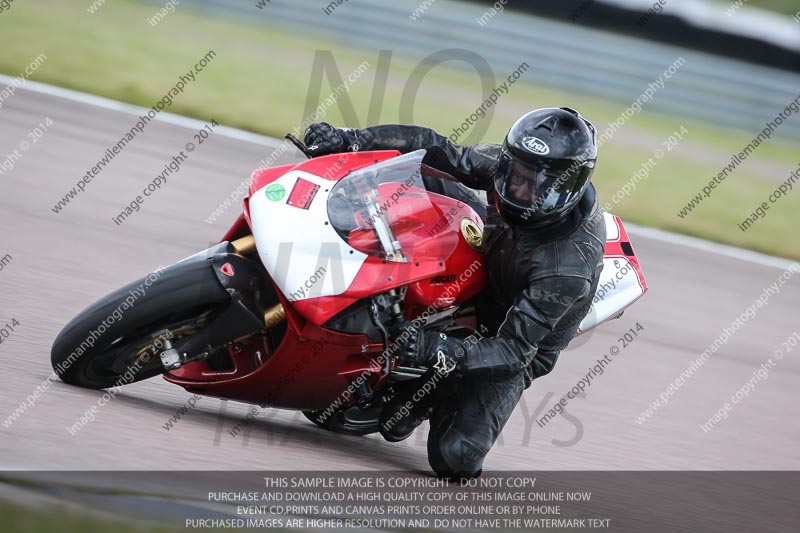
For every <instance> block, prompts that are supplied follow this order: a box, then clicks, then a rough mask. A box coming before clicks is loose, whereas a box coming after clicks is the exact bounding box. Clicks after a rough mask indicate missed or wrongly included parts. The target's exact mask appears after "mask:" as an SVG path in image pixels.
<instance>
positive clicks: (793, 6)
mask: <svg viewBox="0 0 800 533" xmlns="http://www.w3.org/2000/svg"><path fill="white" fill-rule="evenodd" d="M735 2H736V0H717V3H719V4H722V5H724V6H725V7H726V8H727V7H728V6H730V5H731V4H733V3H735ZM745 5H748V6H751V7H759V8H761V9H766V10H768V11H775V12H776V13H782V14H784V15H795V14H797V13H800V5H798V4H797V0H745Z"/></svg>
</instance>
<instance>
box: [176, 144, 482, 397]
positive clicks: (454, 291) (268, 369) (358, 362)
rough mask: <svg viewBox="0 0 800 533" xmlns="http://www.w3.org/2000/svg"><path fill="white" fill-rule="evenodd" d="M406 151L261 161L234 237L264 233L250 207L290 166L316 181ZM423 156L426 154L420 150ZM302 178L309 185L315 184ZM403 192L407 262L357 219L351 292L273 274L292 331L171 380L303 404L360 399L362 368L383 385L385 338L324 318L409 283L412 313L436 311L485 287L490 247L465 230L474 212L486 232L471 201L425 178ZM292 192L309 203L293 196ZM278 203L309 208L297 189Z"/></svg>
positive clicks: (399, 230)
mask: <svg viewBox="0 0 800 533" xmlns="http://www.w3.org/2000/svg"><path fill="white" fill-rule="evenodd" d="M397 156H399V153H398V152H394V151H389V152H362V153H354V154H336V155H332V156H327V157H320V158H317V159H312V160H309V161H304V162H302V163H299V164H297V165H286V166H283V167H276V168H272V169H261V170H257V171H256V172H254V173H253V180H252V183H251V187H250V196H248V198H246V199H245V200H244V214H243V216H240V217H239V218H238V219H237V220H236V221H235V222H234V224H233V226H232V227H231V228H230V229H229V230H228V232H227V233H226V235H225V237H226V238H227V239H234V238H238V237H241V236H243V235H246V234H248V233H250V230H251V229H252V230H253V231H252V232H253V233H254V234H256V232H257V228H254V227H253V218H252V216H251V215H252V214H251V211H250V203H251V200H252V197H253V196H254V195H255V194H261V193H263V192H264V191H263V189H264V188H265V187H267V186H269V185H270V184H273V183H274V182H276V181H278V180H280V179H284V181H286V180H285V178H286V177H287V175H289V174H291V173H294V172H296V171H302V172H303V174H302V175H300V174H298V176H308V174H311V175H312V176H313V177H314V178H317V180H318V179H319V178H321V179H325V180H328V181H331V182H337V181H339V180H341V179H342V178H344V177H346V176H350V175H351V174H352V173H353V172H354V171H357V170H358V169H361V168H363V167H367V166H371V165H375V164H376V163H381V162H383V161H388V160H391V159H393V158H395V157H397ZM416 157H418V159H419V160H420V161H421V157H422V156H421V154H417V156H416ZM306 173H308V174H306ZM293 179H294V178H293ZM301 180H304V181H306V182H309V181H310V179H304V178H302V177H299V178H297V180H296V181H295V182H293V183H295V186H292V187H291V188H292V189H294V188H295V187H296V184H297V183H299V182H300V181H301ZM301 185H302V186H304V187H306V189H310V187H312V186H313V185H314V184H313V183H312V184H311V186H308V185H306V183H302V184H301ZM417 185H419V184H417ZM400 186H401V185H400V184H398V183H395V182H389V183H385V182H384V183H380V184H378V185H377V186H376V187H375V188H374V190H375V191H376V194H377V195H380V196H381V197H383V198H391V197H392V194H393V193H397V188H398V187H400ZM332 188H333V187H331V189H332ZM287 189H289V187H286V188H285V189H284V190H287ZM329 192H330V191H328V189H327V188H325V189H323V190H322V191H314V193H315V194H317V195H319V196H320V197H323V195H325V194H328V193H329ZM398 196H402V201H399V202H396V203H395V204H394V205H392V206H391V207H390V208H386V209H385V211H384V213H385V214H386V217H387V220H389V222H390V224H391V227H392V229H393V230H394V231H395V233H396V237H397V240H398V241H399V242H400V244H401V245H402V246H403V249H404V252H405V253H406V254H407V256H408V257H407V258H405V259H406V260H405V261H393V260H386V259H383V258H381V257H379V256H378V254H380V253H381V250H379V249H376V234H372V235H371V234H370V232H365V231H361V230H360V229H359V228H355V229H353V230H352V231H350V232H349V233H348V234H347V241H349V244H350V246H352V248H353V249H356V250H359V251H360V252H361V253H362V254H365V255H366V257H365V259H364V261H363V263H362V264H361V265H360V268H359V270H358V272H357V275H356V276H355V278H354V280H353V282H352V283H351V284H350V285H349V286H348V287H347V289H346V290H345V291H344V292H342V293H341V294H331V295H326V296H320V297H317V298H307V299H299V300H295V301H290V300H289V298H287V295H286V294H284V293H283V292H282V291H281V290H280V288H279V287H278V286H277V285H276V284H275V282H274V280H270V281H271V282H272V283H273V286H274V287H275V289H276V293H277V296H278V298H279V301H280V303H281V304H282V305H283V307H284V310H285V313H286V330H285V332H284V333H283V335H282V338H280V339H279V340H278V342H274V339H272V338H270V336H269V335H266V334H265V335H255V336H253V337H250V338H249V339H248V340H247V341H245V342H243V343H241V344H235V345H233V346H231V347H229V348H228V349H227V355H228V357H229V359H230V362H229V366H227V367H226V368H224V369H223V370H220V369H216V370H215V369H214V368H212V366H211V365H210V364H209V361H207V360H204V361H197V362H193V363H188V364H186V365H184V366H183V367H181V368H180V369H177V370H173V371H171V372H168V373H167V374H165V375H164V377H165V379H166V380H167V381H170V382H172V383H175V384H177V385H181V386H183V387H185V388H186V389H187V390H188V391H190V392H195V393H202V394H206V395H209V396H216V397H219V398H227V399H232V400H239V401H243V402H249V403H259V404H265V405H270V406H274V407H282V408H289V409H303V410H319V409H325V408H327V407H328V406H330V405H331V404H335V405H338V406H340V407H346V406H347V405H349V404H351V403H352V402H353V401H355V395H354V394H353V390H352V388H353V385H352V383H353V381H354V380H355V379H356V378H357V377H358V376H360V375H363V376H364V380H365V381H366V383H367V384H368V385H369V386H370V387H372V388H373V389H375V388H377V387H379V386H380V385H381V383H382V382H383V381H384V380H385V379H386V378H387V377H388V374H387V373H386V371H385V370H386V368H387V365H386V362H385V361H384V360H383V359H382V357H381V355H382V352H383V344H382V343H376V342H375V341H374V340H371V339H370V338H369V337H368V336H367V335H365V334H350V333H346V332H340V331H333V330H330V329H327V328H324V327H322V326H321V324H323V323H325V321H326V320H328V319H330V318H331V317H334V316H335V315H336V314H337V313H339V312H341V311H343V310H345V309H346V308H348V307H349V306H351V305H352V304H354V303H356V302H358V301H359V300H362V299H365V298H368V297H370V296H373V295H377V294H379V293H383V292H386V291H388V290H389V289H391V288H396V287H401V286H408V293H407V296H406V313H407V315H408V317H409V318H413V317H414V316H418V315H420V314H422V313H423V311H425V310H428V311H429V312H433V311H436V310H439V309H444V308H447V307H451V306H453V305H459V304H461V303H463V302H464V301H466V300H468V299H469V298H471V297H472V296H474V295H475V294H477V293H478V292H479V291H480V290H481V288H482V287H483V284H484V282H485V274H484V271H483V262H482V255H481V254H480V253H479V252H478V251H477V250H475V249H473V248H472V246H471V245H470V244H469V243H468V242H467V241H466V239H465V237H464V235H463V234H462V224H464V223H465V221H467V220H468V221H469V222H470V223H471V224H473V225H474V226H475V227H477V228H479V230H480V231H482V228H483V222H482V220H481V219H480V217H479V216H478V215H477V213H475V211H474V210H473V209H472V208H470V207H469V206H467V205H465V204H463V203H461V202H460V201H457V200H455V199H452V198H449V197H445V196H442V195H439V194H435V193H431V192H428V191H426V190H425V189H424V186H422V187H418V186H408V185H406V186H405V190H404V191H403V192H402V194H398ZM292 201H294V202H295V203H300V204H302V205H299V206H298V205H293V204H290V203H289V202H292ZM279 204H288V205H292V207H293V208H297V207H300V208H304V207H307V205H305V203H303V201H302V198H292V197H291V194H290V198H288V199H287V200H286V202H283V201H281V202H276V203H275V206H276V207H274V209H276V214H277V213H278V211H277V209H279V208H283V207H282V206H279ZM280 222H281V220H280V219H277V220H276V221H275V224H276V227H277V226H278V225H279V224H280ZM262 226H263V222H262ZM361 229H363V228H361ZM337 402H338V403H337Z"/></svg>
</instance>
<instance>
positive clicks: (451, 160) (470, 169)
mask: <svg viewBox="0 0 800 533" xmlns="http://www.w3.org/2000/svg"><path fill="white" fill-rule="evenodd" d="M347 132H348V133H349V134H350V135H352V136H354V142H353V143H352V144H351V146H350V149H351V150H359V151H361V150H397V151H399V152H402V153H408V152H413V151H414V150H419V149H422V148H424V149H425V150H427V154H426V155H425V159H424V160H423V163H425V164H426V165H428V166H430V167H432V168H435V169H437V170H441V171H443V172H447V173H448V174H450V175H452V176H453V177H454V178H456V179H457V180H458V181H460V182H461V183H463V184H464V185H466V186H467V187H470V188H472V189H480V190H484V191H486V190H489V189H490V188H491V187H492V185H493V183H492V179H493V178H494V172H495V170H496V168H497V161H498V158H499V156H500V146H499V145H495V144H476V145H474V146H463V145H460V144H455V143H454V142H452V141H451V140H450V139H448V138H447V137H444V136H443V135H439V134H438V133H436V132H435V131H434V130H432V129H430V128H425V127H422V126H404V125H397V124H389V125H382V126H371V127H368V128H364V129H360V130H357V129H354V130H347Z"/></svg>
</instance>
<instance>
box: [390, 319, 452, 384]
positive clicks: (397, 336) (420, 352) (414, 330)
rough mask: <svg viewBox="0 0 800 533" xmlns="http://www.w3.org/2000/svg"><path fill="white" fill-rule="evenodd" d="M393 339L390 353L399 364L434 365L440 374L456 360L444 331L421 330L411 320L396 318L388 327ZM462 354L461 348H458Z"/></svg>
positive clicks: (445, 372)
mask: <svg viewBox="0 0 800 533" xmlns="http://www.w3.org/2000/svg"><path fill="white" fill-rule="evenodd" d="M389 333H390V334H391V335H392V338H393V339H394V340H393V342H392V353H393V354H394V356H395V357H396V358H397V360H398V361H399V362H400V363H401V364H406V365H411V366H415V367H418V366H423V367H427V368H431V367H434V368H436V370H437V371H438V372H439V373H441V374H449V373H450V372H451V371H452V370H454V369H455V366H456V360H455V359H453V357H452V355H451V354H450V352H451V348H453V347H452V346H450V344H452V342H450V340H449V339H448V337H447V335H445V334H444V333H435V332H432V331H423V330H421V329H419V328H418V327H416V326H415V325H414V324H413V323H412V322H408V321H406V320H404V319H401V320H398V321H396V322H395V323H393V324H392V325H390V327H389ZM458 351H460V353H461V354H463V350H458Z"/></svg>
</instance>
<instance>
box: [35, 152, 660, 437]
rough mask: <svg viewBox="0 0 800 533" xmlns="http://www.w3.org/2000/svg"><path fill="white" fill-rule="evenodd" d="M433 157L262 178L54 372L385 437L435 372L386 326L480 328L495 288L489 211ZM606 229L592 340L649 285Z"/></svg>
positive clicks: (316, 163) (78, 339) (338, 157)
mask: <svg viewBox="0 0 800 533" xmlns="http://www.w3.org/2000/svg"><path fill="white" fill-rule="evenodd" d="M292 141H293V142H294V143H295V144H296V145H297V146H298V148H299V149H301V150H303V151H305V147H304V146H303V145H302V144H301V143H300V142H299V141H298V140H296V139H293V138H292ZM424 155H425V151H424V150H418V151H415V152H412V153H408V154H404V155H403V154H400V153H399V152H397V151H370V152H356V153H346V154H333V155H329V156H324V157H317V158H314V159H309V160H307V161H303V162H301V163H297V164H291V165H284V166H278V167H273V168H267V169H259V170H257V171H255V172H254V173H253V175H252V181H251V184H250V188H249V195H248V196H247V197H246V198H245V199H244V200H243V203H244V206H243V207H244V209H243V213H242V214H240V215H239V217H238V218H237V219H236V221H235V222H234V223H233V225H232V226H231V227H230V229H228V231H227V232H226V234H225V235H224V236H223V237H222V240H221V241H220V242H219V244H217V245H215V246H212V247H210V248H209V249H207V250H205V251H202V252H200V253H197V254H195V255H192V256H190V257H187V258H185V259H183V260H181V261H178V262H177V263H175V264H173V265H170V266H168V267H166V268H164V269H160V270H158V271H156V272H154V273H151V274H150V275H149V276H147V277H145V278H142V279H140V280H137V281H134V282H133V283H130V284H128V285H126V286H124V287H122V288H120V289H118V290H116V291H114V292H113V293H111V294H109V295H108V296H106V297H104V298H102V299H101V300H99V301H98V302H96V303H94V304H93V305H91V306H89V307H88V308H86V309H85V310H83V311H82V312H80V313H79V314H78V315H77V316H76V317H75V318H73V319H72V320H71V321H70V322H69V323H68V324H67V325H66V326H65V327H64V329H63V330H62V331H61V333H60V334H59V335H58V337H57V338H56V340H55V341H54V344H53V348H52V352H51V361H52V365H53V368H54V369H55V371H56V373H57V374H58V375H59V377H60V378H61V379H62V380H63V381H65V382H66V383H69V384H73V385H77V386H81V387H88V388H92V389H104V388H110V387H118V386H121V385H125V384H128V383H133V382H136V381H141V380H144V379H148V378H152V377H154V376H157V375H163V378H164V379H165V380H166V381H168V382H170V383H173V384H175V385H178V386H181V387H183V388H184V389H186V390H187V391H188V392H190V393H192V394H200V395H206V396H212V397H217V398H221V399H227V400H236V401H241V402H247V403H251V404H258V405H260V406H262V407H267V406H268V407H273V408H281V409H293V410H302V411H303V412H304V414H305V415H306V417H307V418H309V420H311V421H312V422H314V423H315V424H317V425H319V426H320V427H323V428H325V429H328V430H332V431H337V432H342V433H347V434H351V435H365V434H368V433H374V432H377V431H378V429H379V424H378V419H379V416H380V412H381V409H382V408H383V407H384V406H385V405H386V403H387V402H388V401H389V400H390V399H391V398H392V396H393V395H394V394H395V393H396V391H397V390H398V387H400V386H402V385H401V384H403V383H405V382H408V381H410V380H416V379H420V378H421V377H422V376H423V374H425V372H426V370H427V369H425V368H414V367H409V366H403V365H401V364H398V362H397V361H396V360H394V358H393V356H392V352H391V349H390V344H391V341H392V339H390V338H389V334H388V333H387V325H388V324H390V323H391V322H392V321H393V320H395V319H397V318H398V317H399V316H400V315H402V316H403V317H404V318H405V319H406V320H409V321H416V323H417V324H420V325H421V327H423V328H425V329H430V330H435V331H443V332H450V333H451V334H462V333H463V332H470V331H472V330H474V329H475V327H476V313H475V297H476V295H478V293H480V292H481V290H482V288H483V287H484V285H485V283H486V274H485V272H484V267H483V255H482V252H481V245H482V240H483V234H484V224H483V219H482V214H483V211H484V210H485V203H483V202H482V201H480V200H479V199H478V198H476V197H475V196H474V195H473V194H471V192H470V191H469V190H468V189H466V188H465V187H463V186H462V185H460V184H459V183H457V182H456V181H455V180H454V179H453V178H452V177H451V176H449V175H447V174H445V173H443V172H440V171H437V170H435V169H432V168H429V167H427V166H426V165H424V164H423V163H422V160H423V157H424ZM605 222H606V227H607V244H606V249H605V255H604V259H603V261H604V268H603V271H602V278H601V280H600V283H599V286H598V291H597V294H596V296H595V299H594V302H593V305H592V308H591V310H590V312H589V313H588V315H587V316H586V317H585V318H584V319H583V321H582V322H581V324H580V327H579V333H585V332H587V331H589V330H591V329H592V328H595V327H597V326H598V325H600V324H602V323H604V322H606V321H608V320H611V319H613V318H617V317H618V316H620V315H621V314H622V312H623V311H624V310H625V309H626V308H627V307H628V306H630V305H631V304H633V303H634V302H635V301H636V300H637V299H639V298H640V297H641V296H642V295H643V294H644V293H645V291H646V290H647V285H646V282H645V279H644V275H643V273H642V270H641V267H640V265H639V261H638V259H637V257H636V254H635V253H634V250H633V247H632V245H631V243H630V239H629V238H628V235H627V233H626V231H625V228H624V226H623V224H622V221H621V220H620V219H619V218H618V217H616V216H614V215H611V214H608V213H606V214H605Z"/></svg>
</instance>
